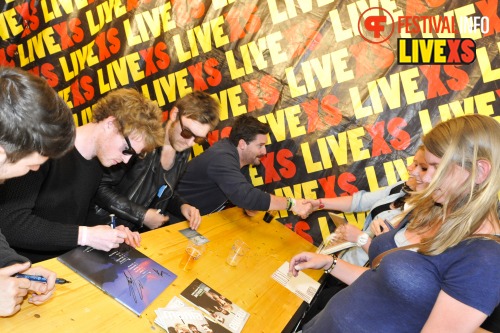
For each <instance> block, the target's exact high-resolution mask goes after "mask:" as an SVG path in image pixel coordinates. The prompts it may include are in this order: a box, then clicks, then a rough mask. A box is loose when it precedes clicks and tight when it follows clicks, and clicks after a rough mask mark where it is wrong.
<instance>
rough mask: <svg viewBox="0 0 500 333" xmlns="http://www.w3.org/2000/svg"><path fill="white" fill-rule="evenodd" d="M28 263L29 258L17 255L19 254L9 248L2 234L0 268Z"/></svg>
mask: <svg viewBox="0 0 500 333" xmlns="http://www.w3.org/2000/svg"><path fill="white" fill-rule="evenodd" d="M27 261H29V260H28V258H25V257H23V256H21V255H19V254H17V252H16V251H14V250H13V249H12V248H11V247H10V246H9V244H8V243H7V240H6V239H5V236H4V235H3V234H2V233H1V232H0V268H2V267H7V266H10V265H13V264H17V263H24V262H27Z"/></svg>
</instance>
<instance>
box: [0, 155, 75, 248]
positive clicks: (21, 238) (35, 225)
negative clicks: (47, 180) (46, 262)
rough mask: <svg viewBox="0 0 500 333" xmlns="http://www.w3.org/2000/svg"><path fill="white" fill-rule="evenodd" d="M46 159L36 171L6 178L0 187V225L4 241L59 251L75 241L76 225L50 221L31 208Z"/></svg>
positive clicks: (36, 195) (42, 177)
mask: <svg viewBox="0 0 500 333" xmlns="http://www.w3.org/2000/svg"><path fill="white" fill-rule="evenodd" d="M49 165H50V161H49V162H47V163H46V164H44V165H42V167H41V169H40V171H37V172H29V173H28V174H27V175H25V176H23V177H18V178H13V179H9V180H7V181H6V182H5V184H3V185H2V186H1V188H0V228H1V230H2V233H3V234H4V235H5V238H6V239H7V241H8V243H9V244H10V245H11V246H13V247H16V248H22V249H27V250H43V251H62V250H68V249H71V248H73V247H75V246H77V243H78V225H75V224H62V223H59V222H55V221H50V220H47V219H44V218H41V217H40V216H37V215H35V214H34V212H33V209H34V207H35V202H36V200H37V197H38V194H39V192H40V189H41V187H42V184H43V181H44V177H45V173H44V168H48V167H49Z"/></svg>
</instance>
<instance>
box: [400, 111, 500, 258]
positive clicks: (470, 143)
mask: <svg viewBox="0 0 500 333" xmlns="http://www.w3.org/2000/svg"><path fill="white" fill-rule="evenodd" d="M422 141H423V145H424V146H425V149H426V150H427V151H428V152H429V153H431V154H433V155H434V156H436V157H438V158H441V162H440V163H439V166H438V168H437V170H436V173H435V174H434V176H433V179H432V181H431V183H430V184H429V186H428V187H427V188H426V189H425V190H423V191H421V192H417V193H415V195H412V197H411V199H410V200H409V203H410V205H412V206H413V207H414V208H413V210H412V211H411V216H410V223H409V225H408V230H411V231H414V232H416V233H418V234H420V235H425V236H423V237H422V241H421V246H420V248H419V252H421V253H423V254H428V255H437V254H440V253H442V252H444V251H445V250H446V249H448V248H450V247H452V246H455V245H457V244H458V243H459V242H461V241H462V240H464V239H465V238H467V237H468V236H470V235H472V234H473V233H475V232H476V231H477V230H478V229H479V228H480V227H481V225H482V224H483V223H484V221H485V220H486V219H488V218H489V219H490V220H491V221H492V223H494V224H496V227H499V222H498V216H497V203H498V192H499V191H500V124H499V123H498V122H497V121H496V120H494V119H493V118H491V117H488V116H483V115H466V116H462V117H458V118H454V119H450V120H448V121H445V122H442V123H440V124H438V125H437V126H436V127H434V128H433V129H432V130H431V131H430V132H429V133H428V134H426V135H425V136H424V137H423V140H422ZM480 160H485V161H487V162H488V163H489V164H490V165H491V169H490V172H489V174H488V175H487V176H486V178H485V179H484V181H482V182H481V183H479V184H476V179H477V177H478V168H477V165H478V161H480ZM456 166H459V167H461V168H463V169H465V170H467V171H468V172H469V176H468V177H467V179H466V180H465V181H464V182H463V183H462V184H459V183H453V178H451V175H452V173H453V172H454V169H455V168H456ZM455 171H456V170H455ZM445 184H446V187H444V185H445ZM441 188H447V189H448V191H447V193H446V199H445V202H443V203H442V205H437V204H436V203H435V202H434V200H433V197H432V195H433V193H435V192H436V191H437V190H439V189H441ZM429 235H430V236H429Z"/></svg>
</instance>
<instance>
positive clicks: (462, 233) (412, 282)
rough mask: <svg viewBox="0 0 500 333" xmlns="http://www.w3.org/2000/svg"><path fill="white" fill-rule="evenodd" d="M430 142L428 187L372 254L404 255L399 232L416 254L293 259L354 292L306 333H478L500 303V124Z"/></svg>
mask: <svg viewBox="0 0 500 333" xmlns="http://www.w3.org/2000/svg"><path fill="white" fill-rule="evenodd" d="M423 144H424V146H425V159H426V161H427V163H428V169H427V173H426V175H425V177H424V180H425V181H426V182H428V183H429V186H428V187H427V188H426V189H425V190H423V191H419V192H417V193H415V195H412V197H411V198H410V199H409V204H410V205H411V207H413V208H412V209H411V210H410V212H409V214H408V215H407V216H406V219H405V220H404V221H403V223H401V224H400V225H399V227H398V229H399V230H393V231H391V232H389V233H386V234H385V235H383V236H380V237H377V238H375V239H374V240H373V242H372V246H371V248H370V253H369V255H370V260H371V261H373V260H374V258H375V257H376V256H378V254H380V253H381V252H383V251H385V250H387V249H389V248H395V247H396V243H395V240H394V236H395V234H397V233H402V234H403V236H404V239H405V241H406V242H407V243H409V244H412V245H413V248H412V249H400V250H399V251H394V252H391V253H388V254H386V255H385V256H384V257H383V259H382V261H381V262H380V265H379V266H378V267H373V268H371V269H369V268H363V267H358V266H354V265H352V264H349V263H347V262H345V261H343V260H341V259H337V258H336V257H334V256H333V257H331V256H325V255H320V254H316V253H301V254H299V255H296V256H295V257H293V258H292V260H291V261H290V272H291V273H292V274H293V275H295V276H296V275H297V273H298V271H300V270H303V269H306V268H313V269H325V270H326V272H328V273H330V274H332V275H333V276H335V277H337V278H339V279H340V280H342V281H344V282H345V283H347V284H349V285H350V286H349V287H347V288H345V289H344V290H342V291H341V292H339V293H338V294H336V295H335V296H334V297H333V298H332V299H331V300H330V302H329V303H328V304H327V306H326V307H325V309H323V311H321V312H320V313H319V314H318V315H317V316H316V317H314V318H313V319H312V320H311V321H309V322H308V323H307V324H306V325H305V326H304V328H303V332H304V333H308V332H360V333H361V332H454V333H456V332H458V333H460V332H474V331H475V330H476V329H477V328H478V327H479V325H480V324H481V323H482V322H483V321H484V320H485V318H486V317H487V315H489V314H491V312H492V311H493V309H494V308H495V307H496V306H497V305H498V304H499V303H500V283H499V282H498V281H500V266H499V265H498V264H497V263H498V262H499V261H500V241H499V238H498V237H495V236H494V235H498V234H500V223H499V220H498V215H497V212H496V209H497V203H498V196H497V195H498V192H499V191H500V152H499V151H498V146H499V145H500V124H499V123H498V122H497V121H495V120H494V119H493V118H490V117H487V116H482V115H467V116H463V117H458V118H454V119H450V120H448V121H446V122H443V123H440V124H438V125H437V126H436V127H435V128H434V129H432V130H431V131H430V132H429V133H428V134H426V135H425V136H424V138H423ZM401 230H403V231H401ZM484 235H488V236H489V237H491V238H493V239H490V238H487V237H486V236H484ZM391 236H392V237H391ZM474 236H475V237H474Z"/></svg>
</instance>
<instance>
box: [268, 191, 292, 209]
mask: <svg viewBox="0 0 500 333" xmlns="http://www.w3.org/2000/svg"><path fill="white" fill-rule="evenodd" d="M287 208H288V200H287V198H285V197H277V196H275V195H272V194H271V203H270V204H269V210H286V209H287Z"/></svg>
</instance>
